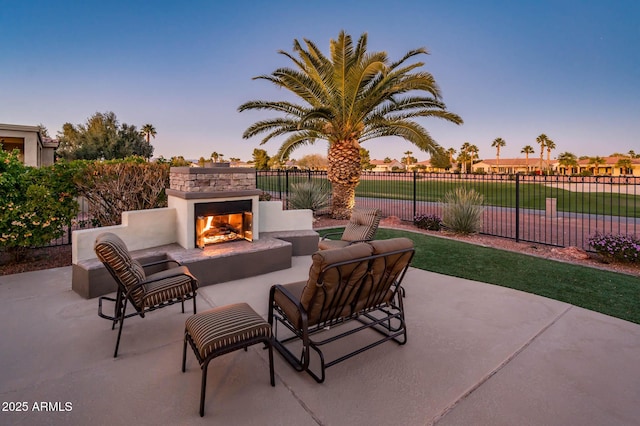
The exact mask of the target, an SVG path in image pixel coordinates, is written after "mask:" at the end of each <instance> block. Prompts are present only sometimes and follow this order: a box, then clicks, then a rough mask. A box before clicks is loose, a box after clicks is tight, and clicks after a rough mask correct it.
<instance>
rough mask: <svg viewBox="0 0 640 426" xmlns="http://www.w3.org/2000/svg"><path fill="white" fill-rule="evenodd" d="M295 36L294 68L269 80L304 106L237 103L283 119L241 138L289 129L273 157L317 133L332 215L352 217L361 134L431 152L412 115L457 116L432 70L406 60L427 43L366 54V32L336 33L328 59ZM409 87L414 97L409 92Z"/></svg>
mask: <svg viewBox="0 0 640 426" xmlns="http://www.w3.org/2000/svg"><path fill="white" fill-rule="evenodd" d="M304 43H305V46H304V47H303V45H301V44H300V42H298V41H297V40H295V41H294V47H293V50H294V53H288V52H283V51H281V52H280V53H281V54H283V55H284V56H286V57H287V58H288V59H290V60H291V61H292V62H293V64H294V65H295V67H294V68H279V69H277V70H276V71H274V72H273V73H272V74H271V75H262V76H259V77H256V78H258V79H264V80H267V81H269V82H271V83H273V84H275V85H276V86H278V87H281V88H284V89H287V90H289V91H291V92H292V93H293V94H294V95H296V96H297V97H298V98H299V99H300V100H302V104H296V103H293V102H290V101H279V102H278V101H276V102H272V101H250V102H247V103H245V104H243V105H241V106H240V107H239V110H240V111H246V110H251V109H257V110H263V109H267V110H272V111H276V112H277V113H280V114H283V116H282V117H279V118H273V119H267V120H261V121H259V122H257V123H255V124H253V125H251V126H249V128H248V129H247V130H246V131H245V132H244V134H243V137H244V138H250V137H253V136H256V135H258V134H261V133H266V136H265V137H264V138H263V139H262V142H261V144H264V143H266V142H268V141H269V140H270V139H272V138H273V137H277V136H281V135H284V134H288V135H289V137H288V138H287V139H286V140H285V141H284V142H283V144H282V145H281V147H280V149H279V151H278V155H277V156H278V157H283V156H284V155H285V154H287V153H290V152H292V151H293V150H295V149H297V148H299V147H301V146H304V145H308V144H313V143H315V142H316V141H317V140H318V139H322V140H325V141H327V142H328V143H329V149H328V155H327V158H328V169H327V178H328V180H329V181H330V182H331V187H332V201H331V215H332V217H333V218H335V219H346V218H349V217H350V216H351V209H352V208H353V206H354V203H355V188H356V186H357V185H358V182H359V181H360V173H361V166H360V164H361V163H360V147H361V144H362V143H363V142H365V141H367V140H370V139H374V138H379V137H384V136H398V137H401V138H403V139H405V140H407V141H409V142H411V143H413V144H414V145H416V146H417V147H418V148H419V149H421V150H423V151H427V152H430V153H433V152H434V151H435V150H436V148H437V147H438V144H437V143H436V142H435V141H434V140H433V139H432V138H431V136H430V135H429V133H428V132H427V130H426V129H425V128H423V127H422V126H421V125H420V124H418V123H417V122H416V121H414V119H415V118H418V117H437V118H441V119H445V120H447V121H450V122H453V123H456V124H461V123H462V119H461V118H460V117H459V116H457V115H455V114H453V113H451V112H448V111H447V110H446V106H445V104H444V103H443V102H442V101H441V96H440V89H439V88H438V86H437V84H436V82H435V79H434V78H433V76H432V75H431V74H429V73H427V72H425V71H420V72H414V70H416V69H417V68H419V67H421V66H422V65H424V64H423V63H422V62H417V63H413V64H407V61H408V60H409V59H412V58H414V57H415V56H418V55H423V54H427V51H426V50H425V49H422V48H420V49H415V50H411V51H409V52H408V53H406V54H405V55H404V56H403V57H402V58H401V59H400V60H399V61H395V62H391V61H390V60H389V59H388V56H387V54H386V53H385V52H369V53H367V35H366V34H363V35H362V36H361V37H360V39H359V40H358V42H357V43H356V44H355V45H354V44H353V42H352V39H351V36H350V35H348V34H346V33H345V32H344V31H341V32H340V34H339V35H338V38H337V40H331V41H330V52H331V55H330V57H327V56H325V55H324V54H323V53H322V52H321V51H320V50H319V49H318V48H317V47H316V45H315V44H314V43H313V42H311V41H309V40H304ZM409 92H412V93H415V92H420V93H418V94H415V95H408V93H409Z"/></svg>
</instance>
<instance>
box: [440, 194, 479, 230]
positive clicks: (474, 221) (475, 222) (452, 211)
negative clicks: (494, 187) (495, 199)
mask: <svg viewBox="0 0 640 426" xmlns="http://www.w3.org/2000/svg"><path fill="white" fill-rule="evenodd" d="M483 202H484V197H483V196H482V194H480V193H478V192H476V191H474V190H473V189H466V188H464V187H460V188H457V189H456V190H455V191H450V192H447V193H446V194H445V195H444V207H443V209H442V224H443V225H444V226H446V227H447V228H449V229H450V230H452V231H453V232H456V233H458V234H473V233H475V232H478V231H479V230H480V228H481V227H482V213H483V212H484V207H483V206H482V203H483Z"/></svg>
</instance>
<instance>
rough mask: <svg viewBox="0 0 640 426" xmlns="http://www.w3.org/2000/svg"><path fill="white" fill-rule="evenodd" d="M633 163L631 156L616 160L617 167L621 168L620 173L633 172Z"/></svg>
mask: <svg viewBox="0 0 640 426" xmlns="http://www.w3.org/2000/svg"><path fill="white" fill-rule="evenodd" d="M632 165H633V163H632V161H631V158H627V157H620V158H618V161H616V167H619V168H620V173H621V174H623V175H627V174H633V170H632V169H631V167H632Z"/></svg>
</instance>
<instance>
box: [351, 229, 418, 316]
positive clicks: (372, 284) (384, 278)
mask: <svg viewBox="0 0 640 426" xmlns="http://www.w3.org/2000/svg"><path fill="white" fill-rule="evenodd" d="M369 245H371V247H372V248H373V255H374V256H375V257H374V259H373V261H372V263H371V279H369V280H367V281H365V283H364V285H363V286H362V290H361V292H360V295H359V297H358V303H357V305H356V310H357V311H361V310H363V309H368V308H372V307H375V306H378V305H380V304H382V303H387V302H389V301H390V300H391V298H392V297H393V295H394V294H395V291H397V289H396V286H395V285H394V284H399V281H400V280H401V279H402V274H403V272H404V271H405V269H406V268H407V267H408V266H409V262H410V261H411V258H412V257H413V252H414V250H413V241H411V240H410V239H408V238H391V239H388V240H375V241H371V242H369Z"/></svg>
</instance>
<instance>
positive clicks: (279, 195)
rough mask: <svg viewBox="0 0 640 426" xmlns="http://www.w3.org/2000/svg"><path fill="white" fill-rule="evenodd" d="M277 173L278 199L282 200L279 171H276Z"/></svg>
mask: <svg viewBox="0 0 640 426" xmlns="http://www.w3.org/2000/svg"><path fill="white" fill-rule="evenodd" d="M276 173H277V175H276V176H277V177H278V179H277V182H278V198H280V199H281V200H282V182H280V169H277V170H276Z"/></svg>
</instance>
